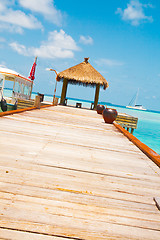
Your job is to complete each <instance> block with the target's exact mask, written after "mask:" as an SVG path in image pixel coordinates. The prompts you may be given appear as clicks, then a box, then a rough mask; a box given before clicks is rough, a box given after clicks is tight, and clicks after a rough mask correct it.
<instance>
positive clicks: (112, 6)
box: [0, 0, 160, 111]
mask: <svg viewBox="0 0 160 240" xmlns="http://www.w3.org/2000/svg"><path fill="white" fill-rule="evenodd" d="M159 12H160V1H157V0H150V1H148V0H114V1H109V0H105V1H104V0H103V1H102V0H99V1H98V2H97V1H93V0H92V1H91V0H88V1H84V0H81V1H74V0H68V1H64V0H54V1H53V0H0V65H2V66H5V67H8V68H10V69H13V70H15V71H17V72H19V73H21V74H23V75H25V76H28V75H29V71H30V68H31V66H32V64H33V61H34V57H35V56H38V62H37V69H36V79H35V84H34V89H33V91H39V92H42V93H49V94H52V93H53V91H54V83H55V75H54V73H53V72H48V71H46V68H54V69H56V70H57V71H58V72H60V71H63V70H64V69H66V68H68V67H71V66H74V65H76V64H78V63H80V62H82V61H83V59H84V57H90V59H89V62H90V63H91V64H92V66H93V67H95V69H97V70H98V71H99V72H100V73H101V74H102V75H103V76H104V77H105V78H106V79H107V81H108V82H109V88H107V89H106V91H104V90H103V89H102V90H101V92H100V101H106V102H111V103H114V104H120V105H127V104H128V103H129V101H130V100H131V98H132V97H133V95H134V94H135V93H136V91H137V89H138V88H139V89H140V94H139V98H138V103H139V104H143V105H144V106H145V107H146V108H148V109H153V110H159V111H160V93H159V85H160V18H159ZM61 87H62V84H61V83H58V89H57V94H59V95H60V92H61ZM94 93H95V89H93V88H85V87H79V86H71V85H69V87H68V92H67V96H68V97H77V98H82V99H88V100H93V99H94Z"/></svg>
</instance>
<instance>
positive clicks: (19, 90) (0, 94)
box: [0, 58, 37, 111]
mask: <svg viewBox="0 0 160 240" xmlns="http://www.w3.org/2000/svg"><path fill="white" fill-rule="evenodd" d="M36 60H37V58H36V59H35V62H34V64H33V66H32V69H31V72H30V76H29V77H24V76H23V75H21V74H19V73H17V72H16V71H14V70H11V69H8V68H4V67H0V107H1V109H2V111H7V105H8V106H9V105H10V106H11V108H12V106H13V109H15V108H16V103H17V99H30V98H31V94H32V88H33V80H34V74H35V66H36ZM6 81H10V82H12V83H13V84H12V86H13V87H12V97H5V96H4V87H5V82H6ZM2 105H3V106H4V107H3V106H2ZM3 108H4V110H3Z"/></svg>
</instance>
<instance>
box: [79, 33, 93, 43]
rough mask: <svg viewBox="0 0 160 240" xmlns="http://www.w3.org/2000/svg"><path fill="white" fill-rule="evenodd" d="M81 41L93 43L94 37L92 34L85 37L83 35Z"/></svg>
mask: <svg viewBox="0 0 160 240" xmlns="http://www.w3.org/2000/svg"><path fill="white" fill-rule="evenodd" d="M79 41H80V42H81V43H83V44H85V45H87V44H93V39H92V38H91V37H90V36H87V37H85V36H82V35H81V36H80V40H79Z"/></svg>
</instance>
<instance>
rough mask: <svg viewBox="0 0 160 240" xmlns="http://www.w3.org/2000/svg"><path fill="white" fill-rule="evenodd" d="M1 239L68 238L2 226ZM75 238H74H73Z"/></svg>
mask: <svg viewBox="0 0 160 240" xmlns="http://www.w3.org/2000/svg"><path fill="white" fill-rule="evenodd" d="M0 239H12V240H22V239H23V240H29V239H32V240H50V239H51V240H65V239H66V238H62V237H55V236H49V235H47V234H45V235H43V234H36V233H31V232H25V231H17V230H11V229H5V228H4V229H3V228H0ZM72 239H73V238H72Z"/></svg>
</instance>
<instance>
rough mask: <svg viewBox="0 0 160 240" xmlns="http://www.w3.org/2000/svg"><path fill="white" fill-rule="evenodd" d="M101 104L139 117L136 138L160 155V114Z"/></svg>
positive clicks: (87, 103)
mask: <svg viewBox="0 0 160 240" xmlns="http://www.w3.org/2000/svg"><path fill="white" fill-rule="evenodd" d="M36 95H37V93H33V94H32V99H34V98H35V96H36ZM4 96H8V97H9V96H11V90H9V89H5V91H4ZM57 97H59V96H57ZM67 99H68V102H67V104H68V105H73V106H75V104H76V102H82V106H83V107H85V108H90V106H91V103H92V102H91V101H86V100H82V99H74V98H67ZM52 100H53V96H51V95H49V94H45V96H44V101H49V102H52ZM100 104H104V105H106V106H107V107H109V108H115V109H116V110H117V111H118V112H119V113H126V114H129V115H131V116H133V117H138V125H137V129H135V130H134V133H133V134H134V136H135V137H137V138H138V139H139V140H140V141H141V142H143V143H144V144H146V145H147V146H149V147H150V148H152V149H153V150H154V151H155V152H157V153H158V154H160V112H155V111H141V110H135V109H128V108H126V107H124V106H119V105H113V104H110V103H107V102H101V103H100Z"/></svg>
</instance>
